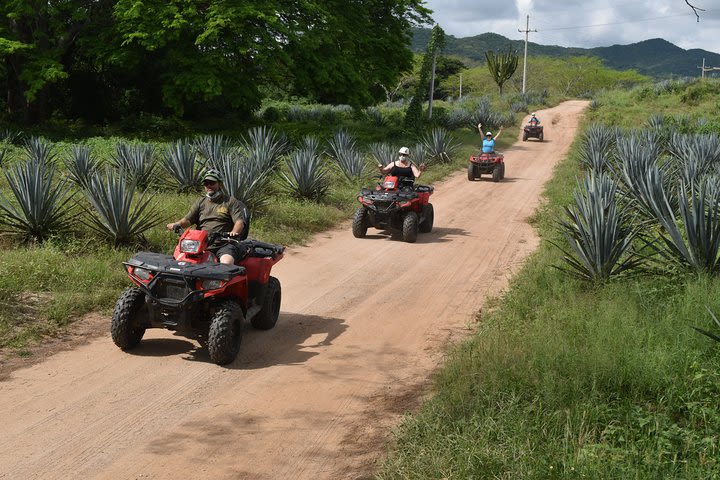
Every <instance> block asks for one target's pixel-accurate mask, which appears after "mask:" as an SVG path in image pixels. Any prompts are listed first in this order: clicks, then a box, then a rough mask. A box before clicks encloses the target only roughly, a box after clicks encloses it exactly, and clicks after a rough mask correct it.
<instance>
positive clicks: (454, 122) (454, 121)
mask: <svg viewBox="0 0 720 480" xmlns="http://www.w3.org/2000/svg"><path fill="white" fill-rule="evenodd" d="M442 124H443V126H444V127H445V128H447V129H448V130H457V129H458V128H460V127H466V126H468V125H472V122H471V120H470V113H468V111H467V110H465V109H463V108H453V109H452V110H450V111H449V112H448V113H447V114H446V115H445V116H444V118H443V121H442ZM475 125H477V123H476V124H475Z"/></svg>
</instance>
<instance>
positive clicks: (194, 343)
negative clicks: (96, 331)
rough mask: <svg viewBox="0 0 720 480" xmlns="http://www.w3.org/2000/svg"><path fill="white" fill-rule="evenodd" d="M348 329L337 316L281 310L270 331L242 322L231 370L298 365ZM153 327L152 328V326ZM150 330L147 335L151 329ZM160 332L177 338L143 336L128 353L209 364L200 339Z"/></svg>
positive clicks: (150, 333) (320, 351)
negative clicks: (238, 349)
mask: <svg viewBox="0 0 720 480" xmlns="http://www.w3.org/2000/svg"><path fill="white" fill-rule="evenodd" d="M346 329H347V325H346V324H345V321H344V320H342V319H339V318H332V317H322V316H318V315H302V314H298V313H288V312H281V313H280V317H279V318H278V322H277V325H276V326H275V328H273V329H271V330H257V329H255V328H253V327H252V326H251V325H250V322H247V321H246V322H244V324H243V338H242V341H241V344H240V353H239V354H238V356H237V358H236V359H235V360H234V361H233V362H232V363H230V364H228V365H224V367H225V368H230V369H241V370H245V369H255V368H265V367H269V366H272V365H298V364H302V363H304V362H306V361H307V360H309V359H310V358H312V357H314V356H316V355H319V354H320V353H322V349H323V348H324V347H327V346H329V345H331V344H332V342H333V341H334V340H335V339H336V338H337V337H338V336H340V335H341V334H342V333H343V332H344V331H345V330H346ZM153 330H154V329H153ZM153 330H149V331H148V333H147V334H146V335H148V336H150V335H152V334H153V333H154V332H153ZM160 332H161V333H160V335H168V334H169V335H172V336H175V337H177V338H144V339H143V340H142V341H141V342H140V344H139V345H138V346H137V347H136V348H134V349H133V350H129V351H128V352H127V353H129V354H132V355H138V356H147V357H165V356H176V355H179V356H181V357H182V358H183V359H185V360H188V361H195V362H206V363H212V362H211V360H210V355H209V353H208V349H207V345H206V344H205V342H204V341H203V340H202V339H188V338H186V337H184V336H181V335H180V334H176V333H173V332H167V331H162V330H161V331H160Z"/></svg>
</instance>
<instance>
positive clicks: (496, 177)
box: [492, 163, 503, 182]
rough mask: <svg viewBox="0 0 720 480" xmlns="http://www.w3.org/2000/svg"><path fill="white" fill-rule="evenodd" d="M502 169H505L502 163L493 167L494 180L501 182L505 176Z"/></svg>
mask: <svg viewBox="0 0 720 480" xmlns="http://www.w3.org/2000/svg"><path fill="white" fill-rule="evenodd" d="M502 169H503V166H502V164H501V163H498V164H496V165H495V166H494V167H493V171H492V181H493V182H499V181H500V179H501V178H502V177H503V172H502Z"/></svg>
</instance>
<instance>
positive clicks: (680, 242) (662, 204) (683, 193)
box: [651, 177, 720, 273]
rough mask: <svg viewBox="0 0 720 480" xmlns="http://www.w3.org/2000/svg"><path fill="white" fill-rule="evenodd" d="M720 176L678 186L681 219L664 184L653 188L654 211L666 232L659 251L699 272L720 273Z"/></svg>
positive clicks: (660, 236) (668, 258) (663, 233)
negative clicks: (719, 185)
mask: <svg viewBox="0 0 720 480" xmlns="http://www.w3.org/2000/svg"><path fill="white" fill-rule="evenodd" d="M719 180H720V178H718V177H707V178H705V180H704V181H702V182H692V183H689V184H688V183H686V182H685V181H684V180H680V182H679V187H678V191H679V194H678V199H677V202H678V212H679V218H678V216H677V215H676V214H675V212H674V211H673V209H672V208H671V207H670V201H669V200H668V198H667V195H666V193H665V189H664V188H662V185H660V186H657V185H655V188H653V189H652V191H651V195H652V199H653V203H652V205H653V208H654V210H655V215H656V218H657V220H658V222H659V223H660V225H661V227H662V229H661V231H660V233H659V240H660V242H658V245H659V246H658V247H657V252H658V253H659V254H660V255H661V257H663V258H665V259H666V260H670V261H674V262H676V263H679V264H681V265H685V266H687V267H688V268H690V269H691V270H693V271H696V272H709V273H717V272H719V271H720V187H718V181H719Z"/></svg>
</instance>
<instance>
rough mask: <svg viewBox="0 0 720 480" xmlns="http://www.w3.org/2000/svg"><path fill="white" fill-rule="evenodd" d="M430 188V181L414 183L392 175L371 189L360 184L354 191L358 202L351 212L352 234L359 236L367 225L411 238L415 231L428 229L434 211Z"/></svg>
mask: <svg viewBox="0 0 720 480" xmlns="http://www.w3.org/2000/svg"><path fill="white" fill-rule="evenodd" d="M433 190H434V188H433V187H432V186H430V185H415V184H414V182H413V179H411V178H407V177H394V176H387V177H385V180H384V181H383V182H382V183H381V184H379V185H378V186H377V187H375V189H374V190H372V189H370V188H363V189H362V191H361V192H360V195H358V201H359V202H360V203H362V206H360V207H358V209H357V210H356V211H355V215H354V216H353V223H352V232H353V235H354V236H355V237H356V238H363V237H364V236H365V235H366V234H367V229H368V227H375V228H377V229H381V230H390V231H393V232H401V233H402V238H403V240H404V241H406V242H409V243H413V242H415V241H416V240H417V235H418V231H420V232H423V233H428V232H430V231H431V230H432V227H433V221H434V217H435V214H434V211H433V206H432V203H430V195H432V193H433Z"/></svg>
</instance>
